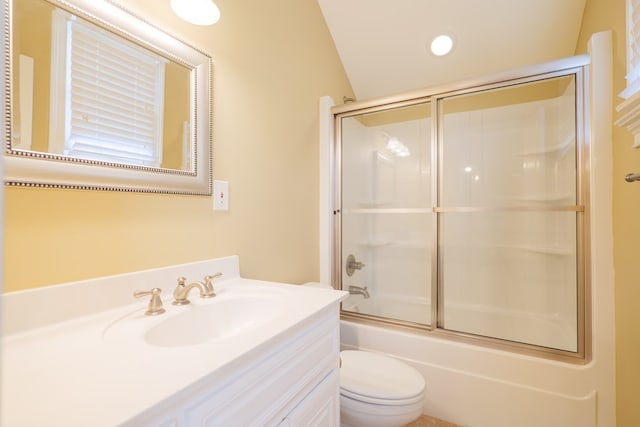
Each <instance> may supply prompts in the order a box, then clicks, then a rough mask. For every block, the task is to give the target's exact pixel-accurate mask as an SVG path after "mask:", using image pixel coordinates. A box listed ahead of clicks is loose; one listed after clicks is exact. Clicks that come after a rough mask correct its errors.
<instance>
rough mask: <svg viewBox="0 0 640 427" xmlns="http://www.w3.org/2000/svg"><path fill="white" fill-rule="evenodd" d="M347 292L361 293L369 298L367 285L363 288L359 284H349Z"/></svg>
mask: <svg viewBox="0 0 640 427" xmlns="http://www.w3.org/2000/svg"><path fill="white" fill-rule="evenodd" d="M349 293H350V294H351V295H362V296H364V297H365V298H369V296H370V295H369V291H368V290H367V287H366V286H365V287H364V288H363V287H361V286H353V285H351V286H349Z"/></svg>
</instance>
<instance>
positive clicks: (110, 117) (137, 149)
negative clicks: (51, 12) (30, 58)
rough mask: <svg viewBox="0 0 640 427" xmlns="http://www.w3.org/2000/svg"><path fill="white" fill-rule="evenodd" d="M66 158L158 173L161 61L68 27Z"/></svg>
mask: <svg viewBox="0 0 640 427" xmlns="http://www.w3.org/2000/svg"><path fill="white" fill-rule="evenodd" d="M67 25H68V28H67V37H68V38H67V42H68V44H67V46H68V49H69V51H68V52H69V56H68V68H67V87H68V88H70V91H69V92H68V94H67V96H68V98H67V101H66V106H67V108H66V110H67V113H66V120H65V121H66V123H65V127H66V129H67V132H66V134H67V136H66V140H65V152H64V154H65V155H68V156H72V157H78V158H83V159H89V160H98V161H106V162H115V163H125V164H132V165H140V166H155V167H159V166H160V164H161V162H162V122H163V109H164V108H163V98H164V89H163V88H164V63H165V60H164V59H163V58H161V57H159V56H156V55H150V54H149V53H148V52H141V51H140V49H137V48H136V47H135V46H129V45H128V44H129V43H125V41H124V40H122V39H114V37H113V36H112V35H110V34H109V33H106V32H103V31H102V30H99V29H97V28H92V27H93V26H92V25H91V24H88V23H86V22H84V21H78V20H73V19H72V20H69V21H67Z"/></svg>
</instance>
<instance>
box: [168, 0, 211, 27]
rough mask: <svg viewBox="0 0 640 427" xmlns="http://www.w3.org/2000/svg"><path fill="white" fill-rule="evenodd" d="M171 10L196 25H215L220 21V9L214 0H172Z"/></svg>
mask: <svg viewBox="0 0 640 427" xmlns="http://www.w3.org/2000/svg"><path fill="white" fill-rule="evenodd" d="M171 9H173V11H174V12H175V14H176V15H178V16H179V17H180V18H182V19H184V20H185V21H187V22H189V23H191V24H195V25H213V24H215V23H216V22H218V20H219V19H220V9H218V6H217V5H216V4H215V3H214V2H213V1H212V0H171Z"/></svg>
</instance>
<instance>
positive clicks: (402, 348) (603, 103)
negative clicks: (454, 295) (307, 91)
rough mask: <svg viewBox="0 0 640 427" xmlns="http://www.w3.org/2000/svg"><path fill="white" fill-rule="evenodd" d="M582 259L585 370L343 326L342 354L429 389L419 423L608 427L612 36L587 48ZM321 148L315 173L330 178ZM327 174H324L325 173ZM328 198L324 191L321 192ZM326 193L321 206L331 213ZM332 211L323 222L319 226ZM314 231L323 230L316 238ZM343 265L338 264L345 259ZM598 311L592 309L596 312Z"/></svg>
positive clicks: (431, 338) (326, 126)
mask: <svg viewBox="0 0 640 427" xmlns="http://www.w3.org/2000/svg"><path fill="white" fill-rule="evenodd" d="M589 51H590V56H591V66H590V70H589V76H588V77H590V94H589V97H590V99H589V102H588V105H589V109H590V121H591V127H590V131H589V135H588V137H589V139H590V144H591V145H590V159H591V160H590V167H589V169H590V186H591V193H590V205H591V210H590V212H589V213H588V214H589V215H590V227H591V230H590V251H591V266H590V267H591V268H590V270H589V274H590V276H591V287H590V289H589V290H588V291H589V293H590V296H591V307H590V309H591V325H590V326H591V329H592V331H591V343H592V345H591V349H592V357H591V360H590V361H589V362H588V363H587V364H585V365H573V364H568V363H563V362H557V361H552V360H547V359H542V358H536V357H531V356H525V355H520V354H516V353H510V352H506V351H500V350H495V349H490V348H485V347H480V346H474V345H470V344H464V343H458V342H454V341H449V340H445V339H442V338H439V337H437V336H435V335H419V334H414V333H410V332H401V331H398V330H393V329H387V328H384V327H378V326H369V325H365V324H362V323H356V322H352V321H344V320H343V321H342V337H341V341H342V346H343V348H360V349H366V350H370V351H374V352H380V353H386V354H388V355H391V356H394V357H397V358H399V359H402V360H404V361H405V362H407V363H409V364H410V365H412V366H414V367H415V368H416V369H418V370H419V371H420V372H421V373H422V374H423V375H424V377H425V380H426V383H427V392H426V405H425V413H428V414H431V415H433V416H437V417H440V418H443V419H447V420H449V421H451V422H455V423H458V424H461V425H465V426H473V427H483V426H486V427H507V426H513V425H517V426H519V427H539V426H545V427H556V426H557V427H596V426H600V427H612V426H615V425H616V423H615V343H614V336H615V330H614V293H613V283H614V280H613V277H614V274H613V260H612V253H613V243H612V225H611V224H612V214H611V206H612V204H611V198H612V194H611V179H612V156H611V142H612V129H611V126H612V123H613V121H612V113H611V112H612V108H611V105H612V104H611V100H612V84H611V82H612V51H611V33H610V32H602V33H597V34H595V35H594V36H593V37H592V39H591V41H590V43H589ZM330 105H331V100H330V99H328V98H327V97H325V98H323V99H322V100H321V106H324V107H325V108H324V109H323V110H321V116H320V119H321V127H323V130H322V132H321V135H331V131H330V129H331V126H332V121H331V119H332V115H331V113H330V111H329V106H330ZM330 145H331V141H330V140H328V138H323V139H322V140H321V153H324V154H325V155H324V156H321V170H322V171H324V172H323V173H324V174H325V176H327V175H328V176H329V177H331V176H333V172H334V171H332V169H331V168H332V166H331V163H330V161H329V159H328V156H327V155H326V154H327V153H328V152H329V151H330V150H331V149H330V148H326V147H327V146H329V147H330ZM327 171H328V172H327ZM327 187H328V188H331V185H330V184H329V185H327V184H324V185H323V186H322V187H321V188H323V189H325V190H326V189H327ZM330 200H331V199H330V195H329V193H328V192H323V193H322V194H321V206H330V202H329V201H330ZM327 212H330V209H329V210H327V209H325V210H323V211H322V212H321V215H322V218H323V220H324V221H325V222H324V224H325V228H323V229H326V224H327V223H328V221H329V220H330V219H326V215H327ZM321 231H322V230H321ZM321 242H324V243H325V245H324V246H323V247H322V248H321V249H322V250H321V266H324V267H325V268H322V269H321V281H323V282H325V283H328V282H330V277H331V275H330V271H329V269H328V268H326V266H327V265H330V263H329V261H328V260H330V259H331V255H332V254H331V247H330V245H329V244H328V243H329V242H327V240H326V237H323V238H322V239H321ZM345 256H346V254H345ZM596 302H597V303H596Z"/></svg>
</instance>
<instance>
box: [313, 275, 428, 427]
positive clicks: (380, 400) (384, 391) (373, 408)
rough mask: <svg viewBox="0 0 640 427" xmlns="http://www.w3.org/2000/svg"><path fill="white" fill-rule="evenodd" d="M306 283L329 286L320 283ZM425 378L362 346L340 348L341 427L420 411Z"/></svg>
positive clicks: (386, 423)
mask: <svg viewBox="0 0 640 427" xmlns="http://www.w3.org/2000/svg"><path fill="white" fill-rule="evenodd" d="M305 285H307V286H315V287H324V288H330V286H328V285H323V284H320V283H307V284H305ZM424 391H425V381H424V378H423V377H422V375H421V374H420V372H418V371H417V370H416V369H414V368H412V367H411V366H409V365H407V364H406V363H403V362H401V361H399V360H397V359H394V358H392V357H389V356H384V355H382V354H377V353H371V352H368V351H362V350H343V351H341V352H340V425H341V427H400V426H403V425H405V424H408V423H410V422H411V421H414V420H415V419H417V418H418V417H420V415H422V412H423V406H424Z"/></svg>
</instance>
